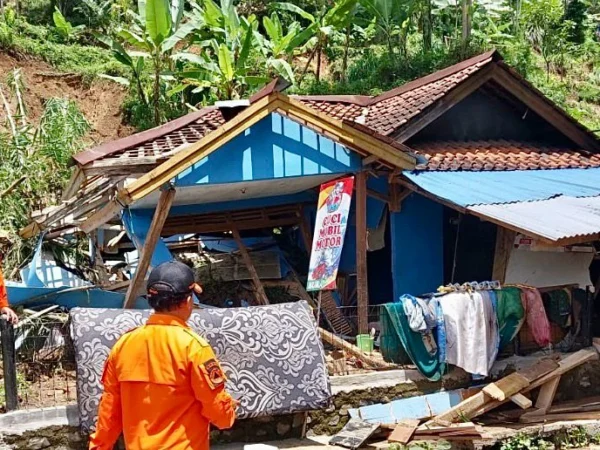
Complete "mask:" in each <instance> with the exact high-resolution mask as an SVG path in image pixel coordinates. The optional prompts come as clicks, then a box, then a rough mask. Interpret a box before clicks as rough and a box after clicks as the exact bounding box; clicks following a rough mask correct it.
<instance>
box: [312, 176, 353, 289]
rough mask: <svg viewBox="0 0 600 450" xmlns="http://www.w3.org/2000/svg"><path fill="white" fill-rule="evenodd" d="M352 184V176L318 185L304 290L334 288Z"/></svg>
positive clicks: (350, 199)
mask: <svg viewBox="0 0 600 450" xmlns="http://www.w3.org/2000/svg"><path fill="white" fill-rule="evenodd" d="M353 186H354V177H348V178H344V179H340V180H335V181H331V182H329V183H325V184H322V185H321V192H320V194H319V204H318V206H317V219H316V221H315V234H314V238H313V244H312V252H311V254H310V264H309V266H308V282H307V286H306V290H307V291H320V290H331V289H335V288H336V278H337V272H338V266H339V264H340V257H341V256H342V248H343V246H344V236H345V234H346V227H347V225H348V213H349V212H350V203H351V202H352V189H353Z"/></svg>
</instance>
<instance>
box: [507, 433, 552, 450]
mask: <svg viewBox="0 0 600 450" xmlns="http://www.w3.org/2000/svg"><path fill="white" fill-rule="evenodd" d="M553 448H554V445H553V444H552V442H550V441H547V440H545V439H543V438H541V437H540V436H529V435H526V434H517V435H516V436H514V437H512V438H510V439H507V440H505V441H504V442H502V444H501V445H500V450H545V449H548V450H549V449H553Z"/></svg>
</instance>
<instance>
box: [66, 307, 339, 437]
mask: <svg viewBox="0 0 600 450" xmlns="http://www.w3.org/2000/svg"><path fill="white" fill-rule="evenodd" d="M149 315H150V311H140V310H122V309H98V308H74V309H72V310H71V334H72V337H73V343H74V346H75V360H76V363H77V397H78V403H79V414H80V419H81V427H82V429H83V431H85V432H88V431H91V430H93V429H94V426H95V422H96V417H97V412H98V403H99V401H100V396H101V394H102V385H101V382H100V380H101V377H102V371H103V368H104V363H105V361H106V358H107V357H108V354H109V352H110V349H111V348H112V346H113V345H114V344H115V342H116V341H117V339H119V337H120V336H121V335H122V334H123V333H125V332H127V331H129V330H131V329H132V328H135V327H137V326H139V325H142V324H143V323H144V322H145V320H146V319H147V317H148V316H149ZM189 324H190V326H191V327H192V328H193V329H194V330H195V331H196V332H197V333H199V334H200V335H202V336H203V337H204V338H206V339H207V340H208V341H209V342H210V344H211V345H212V347H213V349H214V351H215V353H216V354H217V357H218V358H219V360H220V362H221V364H222V366H223V370H224V371H225V373H226V375H227V378H228V381H227V388H228V390H229V392H230V393H231V394H232V395H233V396H234V397H235V398H239V399H240V402H241V404H240V407H239V408H238V417H239V418H250V417H259V416H268V415H279V414H287V413H292V412H300V411H307V410H312V409H319V408H321V407H323V406H324V405H326V404H327V402H328V399H329V398H330V396H331V390H330V387H329V380H328V377H327V367H326V364H325V357H324V353H323V346H322V344H321V340H320V339H319V335H318V333H317V330H316V327H315V321H314V318H313V317H312V315H311V312H310V309H309V307H308V305H307V304H306V303H305V302H298V303H286V304H280V305H270V306H254V307H249V308H229V309H221V308H214V309H213V308H211V309H204V310H200V311H198V312H194V314H193V315H192V317H191V318H190V321H189Z"/></svg>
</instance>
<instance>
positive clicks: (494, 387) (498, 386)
mask: <svg viewBox="0 0 600 450" xmlns="http://www.w3.org/2000/svg"><path fill="white" fill-rule="evenodd" d="M527 386H529V381H528V380H527V379H526V378H525V377H523V376H522V375H521V374H519V373H518V372H515V373H511V374H510V375H508V376H506V377H504V378H502V379H500V380H498V381H496V382H494V383H490V384H488V385H487V386H485V387H484V388H483V392H484V393H486V394H487V395H489V396H490V397H492V398H494V399H496V400H500V401H504V400H506V399H507V398H510V397H511V396H513V395H515V394H516V393H518V392H519V391H521V390H522V389H524V388H526V387H527Z"/></svg>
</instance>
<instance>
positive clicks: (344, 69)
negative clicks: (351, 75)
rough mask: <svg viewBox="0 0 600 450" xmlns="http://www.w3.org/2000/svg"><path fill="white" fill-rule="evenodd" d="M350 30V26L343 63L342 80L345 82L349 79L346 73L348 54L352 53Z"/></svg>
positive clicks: (347, 30) (347, 31)
mask: <svg viewBox="0 0 600 450" xmlns="http://www.w3.org/2000/svg"><path fill="white" fill-rule="evenodd" d="M350 28H351V26H350V25H348V27H347V28H346V41H345V42H344V59H343V61H342V80H344V81H346V80H347V78H348V77H347V76H346V72H347V70H348V53H349V52H350Z"/></svg>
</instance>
